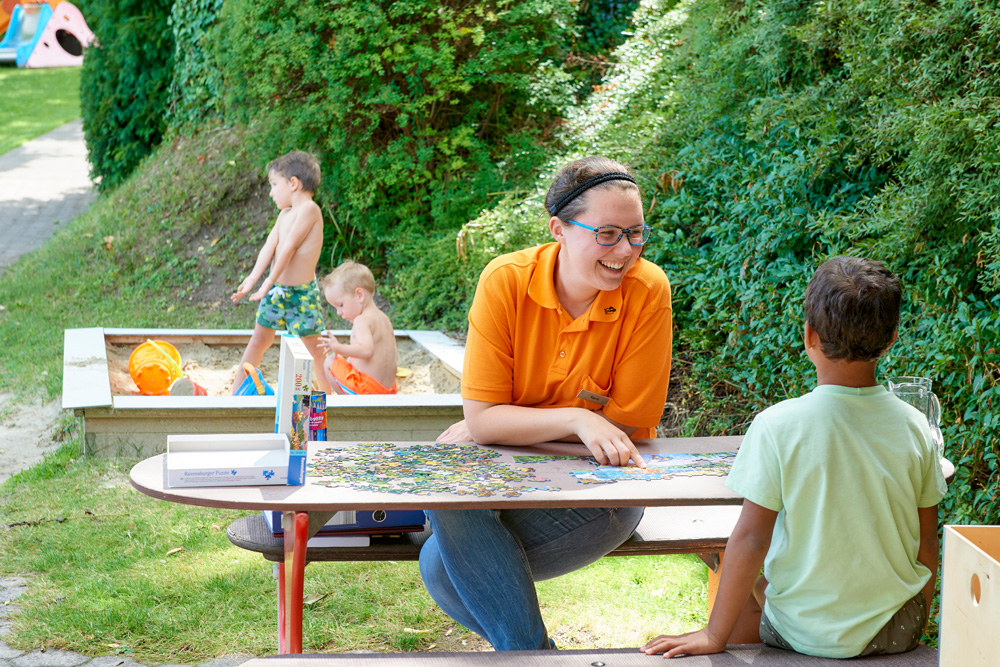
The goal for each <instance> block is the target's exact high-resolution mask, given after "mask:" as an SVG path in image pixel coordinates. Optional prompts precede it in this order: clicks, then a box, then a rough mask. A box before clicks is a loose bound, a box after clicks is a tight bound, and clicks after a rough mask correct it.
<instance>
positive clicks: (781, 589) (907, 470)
mask: <svg viewBox="0 0 1000 667" xmlns="http://www.w3.org/2000/svg"><path fill="white" fill-rule="evenodd" d="M726 486H728V487H729V488H730V489H732V490H733V491H736V492H737V493H739V494H740V495H742V496H743V497H744V498H746V499H748V500H750V501H751V502H754V503H756V504H758V505H761V506H762V507H766V508H767V509H770V510H773V511H776V512H778V518H777V521H776V522H775V525H774V533H773V536H772V538H771V547H770V549H769V550H768V552H767V557H766V558H765V560H764V575H765V577H766V578H767V580H768V587H767V591H766V592H767V604H766V606H765V613H767V616H768V618H769V619H770V620H771V622H772V624H773V625H774V627H775V629H776V630H777V631H778V632H779V633H780V634H781V636H782V637H784V638H785V640H787V641H788V643H789V644H791V645H792V647H793V648H794V649H795V650H796V651H798V652H799V653H806V654H810V655H819V656H826V657H831V658H849V657H853V656H856V655H858V654H859V653H860V652H861V651H862V650H863V649H864V648H865V645H866V644H867V643H868V642H869V641H870V640H871V638H872V637H874V636H875V634H876V633H877V632H878V631H879V630H880V629H881V628H882V626H884V625H885V624H886V623H887V622H888V620H889V618H890V617H892V615H893V614H894V613H895V612H896V611H897V610H898V609H899V608H900V607H902V606H903V604H904V603H905V602H906V601H907V600H909V599H910V598H912V597H913V596H914V595H916V594H917V592H918V591H920V590H921V589H922V588H923V586H924V584H926V583H927V580H928V578H929V577H930V571H929V570H928V569H927V568H926V567H924V566H923V565H921V564H920V563H918V562H917V550H918V548H919V542H920V522H919V518H918V516H917V508H918V507H931V506H933V505H936V504H937V503H938V502H939V501H940V500H941V498H942V497H944V494H945V490H946V487H945V481H944V476H943V475H942V473H941V466H940V463H939V460H938V456H937V451H936V448H935V446H934V444H933V440H932V439H931V433H930V429H929V428H928V425H927V419H926V418H925V417H924V416H923V415H922V414H921V413H920V412H919V411H918V410H916V409H915V408H913V407H911V406H910V405H908V404H906V403H904V402H903V401H901V400H899V399H898V398H896V397H895V396H893V395H892V394H890V393H889V392H888V391H886V390H885V389H884V388H883V387H880V386H875V387H862V388H860V389H859V388H853V387H840V386H835V385H821V386H819V387H817V388H816V389H814V390H813V391H812V392H810V393H808V394H806V395H804V396H801V397H799V398H794V399H791V400H787V401H782V402H781V403H778V404H777V405H774V406H772V407H770V408H768V409H767V410H764V411H763V412H761V413H760V414H759V415H757V417H756V418H755V419H754V421H753V424H751V426H750V429H749V430H748V431H747V434H746V436H745V437H744V439H743V444H742V445H741V446H740V449H739V453H738V454H737V455H736V461H735V463H734V464H733V469H732V472H730V474H729V477H728V479H727V480H726Z"/></svg>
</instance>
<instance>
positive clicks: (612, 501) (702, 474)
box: [129, 436, 743, 512]
mask: <svg viewBox="0 0 1000 667" xmlns="http://www.w3.org/2000/svg"><path fill="white" fill-rule="evenodd" d="M742 439H743V437H742V436H721V437H705V438H656V439H650V440H636V441H635V444H636V448H637V449H638V451H639V453H640V454H641V455H643V456H644V457H646V458H649V457H650V456H654V457H660V458H659V460H658V461H657V466H662V467H657V466H650V468H649V470H653V471H654V472H653V473H652V474H649V473H640V472H639V471H638V470H636V469H634V468H633V469H631V470H624V471H623V470H622V469H613V468H612V467H611V466H602V467H597V466H596V465H594V464H593V463H591V462H588V460H587V459H588V458H589V456H590V455H589V452H588V451H587V449H586V448H585V447H584V446H583V445H578V444H571V443H544V444H540V445H535V446H531V447H499V446H483V445H471V443H463V444H461V445H460V446H461V447H475V448H476V449H478V450H485V451H486V452H495V453H496V454H498V455H499V456H495V455H494V458H492V459H489V460H485V461H483V462H479V463H476V465H475V466H472V467H473V468H476V467H480V468H482V469H483V471H484V474H486V475H487V476H489V474H491V472H497V471H499V474H501V475H506V474H509V472H510V471H511V470H513V471H515V474H514V477H516V478H517V479H515V480H514V481H511V482H509V483H508V482H504V483H503V484H501V486H502V489H501V490H500V491H496V492H495V489H496V482H495V480H494V482H492V484H493V486H492V487H491V486H489V485H486V484H479V483H478V482H477V481H476V480H474V479H473V480H472V481H471V482H470V484H469V485H468V486H465V487H463V486H461V485H458V486H455V485H451V487H450V488H449V483H447V482H449V480H447V479H446V478H447V470H444V471H432V472H438V473H440V474H433V475H430V474H425V473H419V474H424V475H425V476H427V477H430V478H432V479H434V480H436V481H435V482H434V483H428V484H425V485H424V486H420V485H419V484H418V485H415V486H414V485H412V484H411V485H410V486H408V487H405V486H404V488H408V489H414V490H412V491H408V492H400V489H398V488H397V489H392V490H384V489H385V485H384V484H383V485H381V486H380V485H378V484H376V485H374V486H372V487H365V485H352V486H345V485H340V486H329V485H327V484H328V483H338V482H336V481H335V480H334V481H331V479H330V478H324V477H320V476H317V475H314V474H310V475H309V476H308V477H307V479H306V484H305V485H303V486H286V485H265V486H228V487H227V486H210V487H195V488H191V487H185V488H169V487H167V484H166V465H165V462H166V456H167V455H165V454H160V455H158V456H154V457H151V458H148V459H145V460H144V461H141V462H139V463H138V464H136V465H135V466H134V467H133V468H132V471H131V472H130V474H129V477H130V479H131V482H132V486H133V487H135V488H136V489H137V490H138V491H140V492H141V493H144V494H146V495H148V496H151V497H153V498H158V499H161V500H167V501H170V502H176V503H182V504H188V505H199V506H203V507H222V508H229V509H245V510H264V509H267V510H283V511H304V512H308V511H332V510H344V509H351V510H378V509H381V510H399V509H411V510H412V509H470V508H480V509H485V508H493V509H502V508H513V507H520V508H529V507H629V506H665V505H720V504H723V505H726V504H728V505H735V504H740V503H742V498H741V497H740V496H739V495H737V494H736V493H734V492H732V491H730V490H729V489H727V488H726V487H725V478H726V473H727V472H728V466H725V465H723V466H721V467H720V466H719V465H715V466H714V467H713V466H709V467H707V468H700V467H698V465H697V464H695V465H693V466H692V463H691V462H692V461H693V460H694V459H693V458H692V457H691V456H690V455H692V454H694V455H699V454H718V453H725V452H728V453H733V452H735V451H737V449H738V448H739V444H740V442H741V441H742ZM366 444H367V443H337V442H329V443H310V447H309V450H310V465H312V462H313V461H314V460H315V459H316V457H317V452H318V450H320V449H323V450H328V451H332V452H346V453H347V454H348V455H350V454H351V452H352V449H356V448H360V447H364V446H365V445H366ZM413 447H416V448H417V449H418V450H421V449H422V450H424V451H430V450H431V448H433V447H436V444H435V443H431V442H423V443H415V442H400V443H395V444H394V446H393V450H394V451H408V450H409V448H413ZM314 450H316V451H314ZM413 451H416V450H413ZM461 451H471V450H461ZM355 453H356V452H355ZM473 453H475V452H473ZM366 454H367V452H366ZM530 456H540V457H543V458H542V459H535V460H525V459H523V458H522V459H520V460H518V459H515V457H530ZM560 457H561V458H560ZM431 458H433V456H432V457H431ZM696 458H697V457H696ZM713 458H718V457H713ZM477 461H478V459H477ZM356 462H357V458H355V459H354V463H356ZM432 463H433V461H432ZM332 465H334V466H336V465H338V464H336V463H333V464H332ZM595 471H601V473H599V474H597V476H596V478H595ZM633 473H638V474H633ZM392 474H393V475H395V476H396V477H397V478H399V477H400V473H399V472H398V469H396V471H395V472H393V473H392ZM463 474H465V475H469V474H470V473H469V472H468V471H466V472H464V473H463ZM402 476H403V477H407V475H406V474H403V475H402ZM604 476H606V477H608V478H610V479H605V478H604ZM466 481H468V480H466ZM442 489H443V490H442Z"/></svg>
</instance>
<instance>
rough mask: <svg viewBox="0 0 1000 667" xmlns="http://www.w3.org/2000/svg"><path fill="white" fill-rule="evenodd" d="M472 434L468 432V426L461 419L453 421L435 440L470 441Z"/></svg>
mask: <svg viewBox="0 0 1000 667" xmlns="http://www.w3.org/2000/svg"><path fill="white" fill-rule="evenodd" d="M472 441H473V439H472V434H471V433H469V427H468V426H467V425H466V424H465V420H464V419H463V420H462V421H460V422H455V423H454V424H452V425H451V426H449V427H448V428H447V430H445V432H444V433H442V434H441V435H439V436H438V437H437V440H435V442H472Z"/></svg>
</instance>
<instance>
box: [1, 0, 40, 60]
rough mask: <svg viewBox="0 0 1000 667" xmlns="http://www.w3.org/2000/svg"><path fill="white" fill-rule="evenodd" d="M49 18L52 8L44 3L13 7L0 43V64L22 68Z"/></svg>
mask: <svg viewBox="0 0 1000 667" xmlns="http://www.w3.org/2000/svg"><path fill="white" fill-rule="evenodd" d="M51 18H52V7H50V6H49V5H48V4H46V3H41V4H37V5H35V4H33V5H15V7H14V12H13V13H12V14H11V15H10V23H9V24H8V25H7V33H6V34H5V35H4V37H3V41H2V42H0V63H17V66H18V67H24V64H25V63H26V62H28V57H29V56H31V52H32V51H34V50H35V45H36V44H38V40H39V39H41V36H42V31H43V30H44V29H45V26H46V24H47V23H48V22H49V19H51Z"/></svg>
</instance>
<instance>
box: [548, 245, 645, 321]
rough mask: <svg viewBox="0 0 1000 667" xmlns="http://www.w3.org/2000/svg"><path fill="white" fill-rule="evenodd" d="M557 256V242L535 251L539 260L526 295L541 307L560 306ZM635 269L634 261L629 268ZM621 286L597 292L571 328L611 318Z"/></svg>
mask: <svg viewBox="0 0 1000 667" xmlns="http://www.w3.org/2000/svg"><path fill="white" fill-rule="evenodd" d="M558 256H559V244H558V243H550V244H548V245H546V246H543V247H542V249H541V251H540V252H539V253H538V263H537V264H536V265H535V271H534V273H532V275H531V280H530V282H529V283H528V296H529V297H531V299H532V300H533V301H534V302H535V303H537V304H538V305H539V306H541V307H543V308H551V309H552V310H559V309H560V305H559V297H558V296H557V295H556V281H555V271H556V258H557V257H558ZM634 269H635V265H634V264H633V265H632V268H631V269H629V272H631V271H632V270H634ZM623 301H624V298H623V296H622V286H621V285H618V287H616V288H615V289H613V290H608V291H601V292H598V294H597V298H595V299H594V302H593V303H592V304H590V310H588V311H587V313H585V314H584V316H583V317H581V318H579V319H578V320H577V322H578V325H577V326H576V327H571V328H573V329H577V328H580V329H585V328H587V326H588V325H589V323H590V322H614V321H615V320H617V319H618V317H619V315H620V314H621V312H622V303H623Z"/></svg>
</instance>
